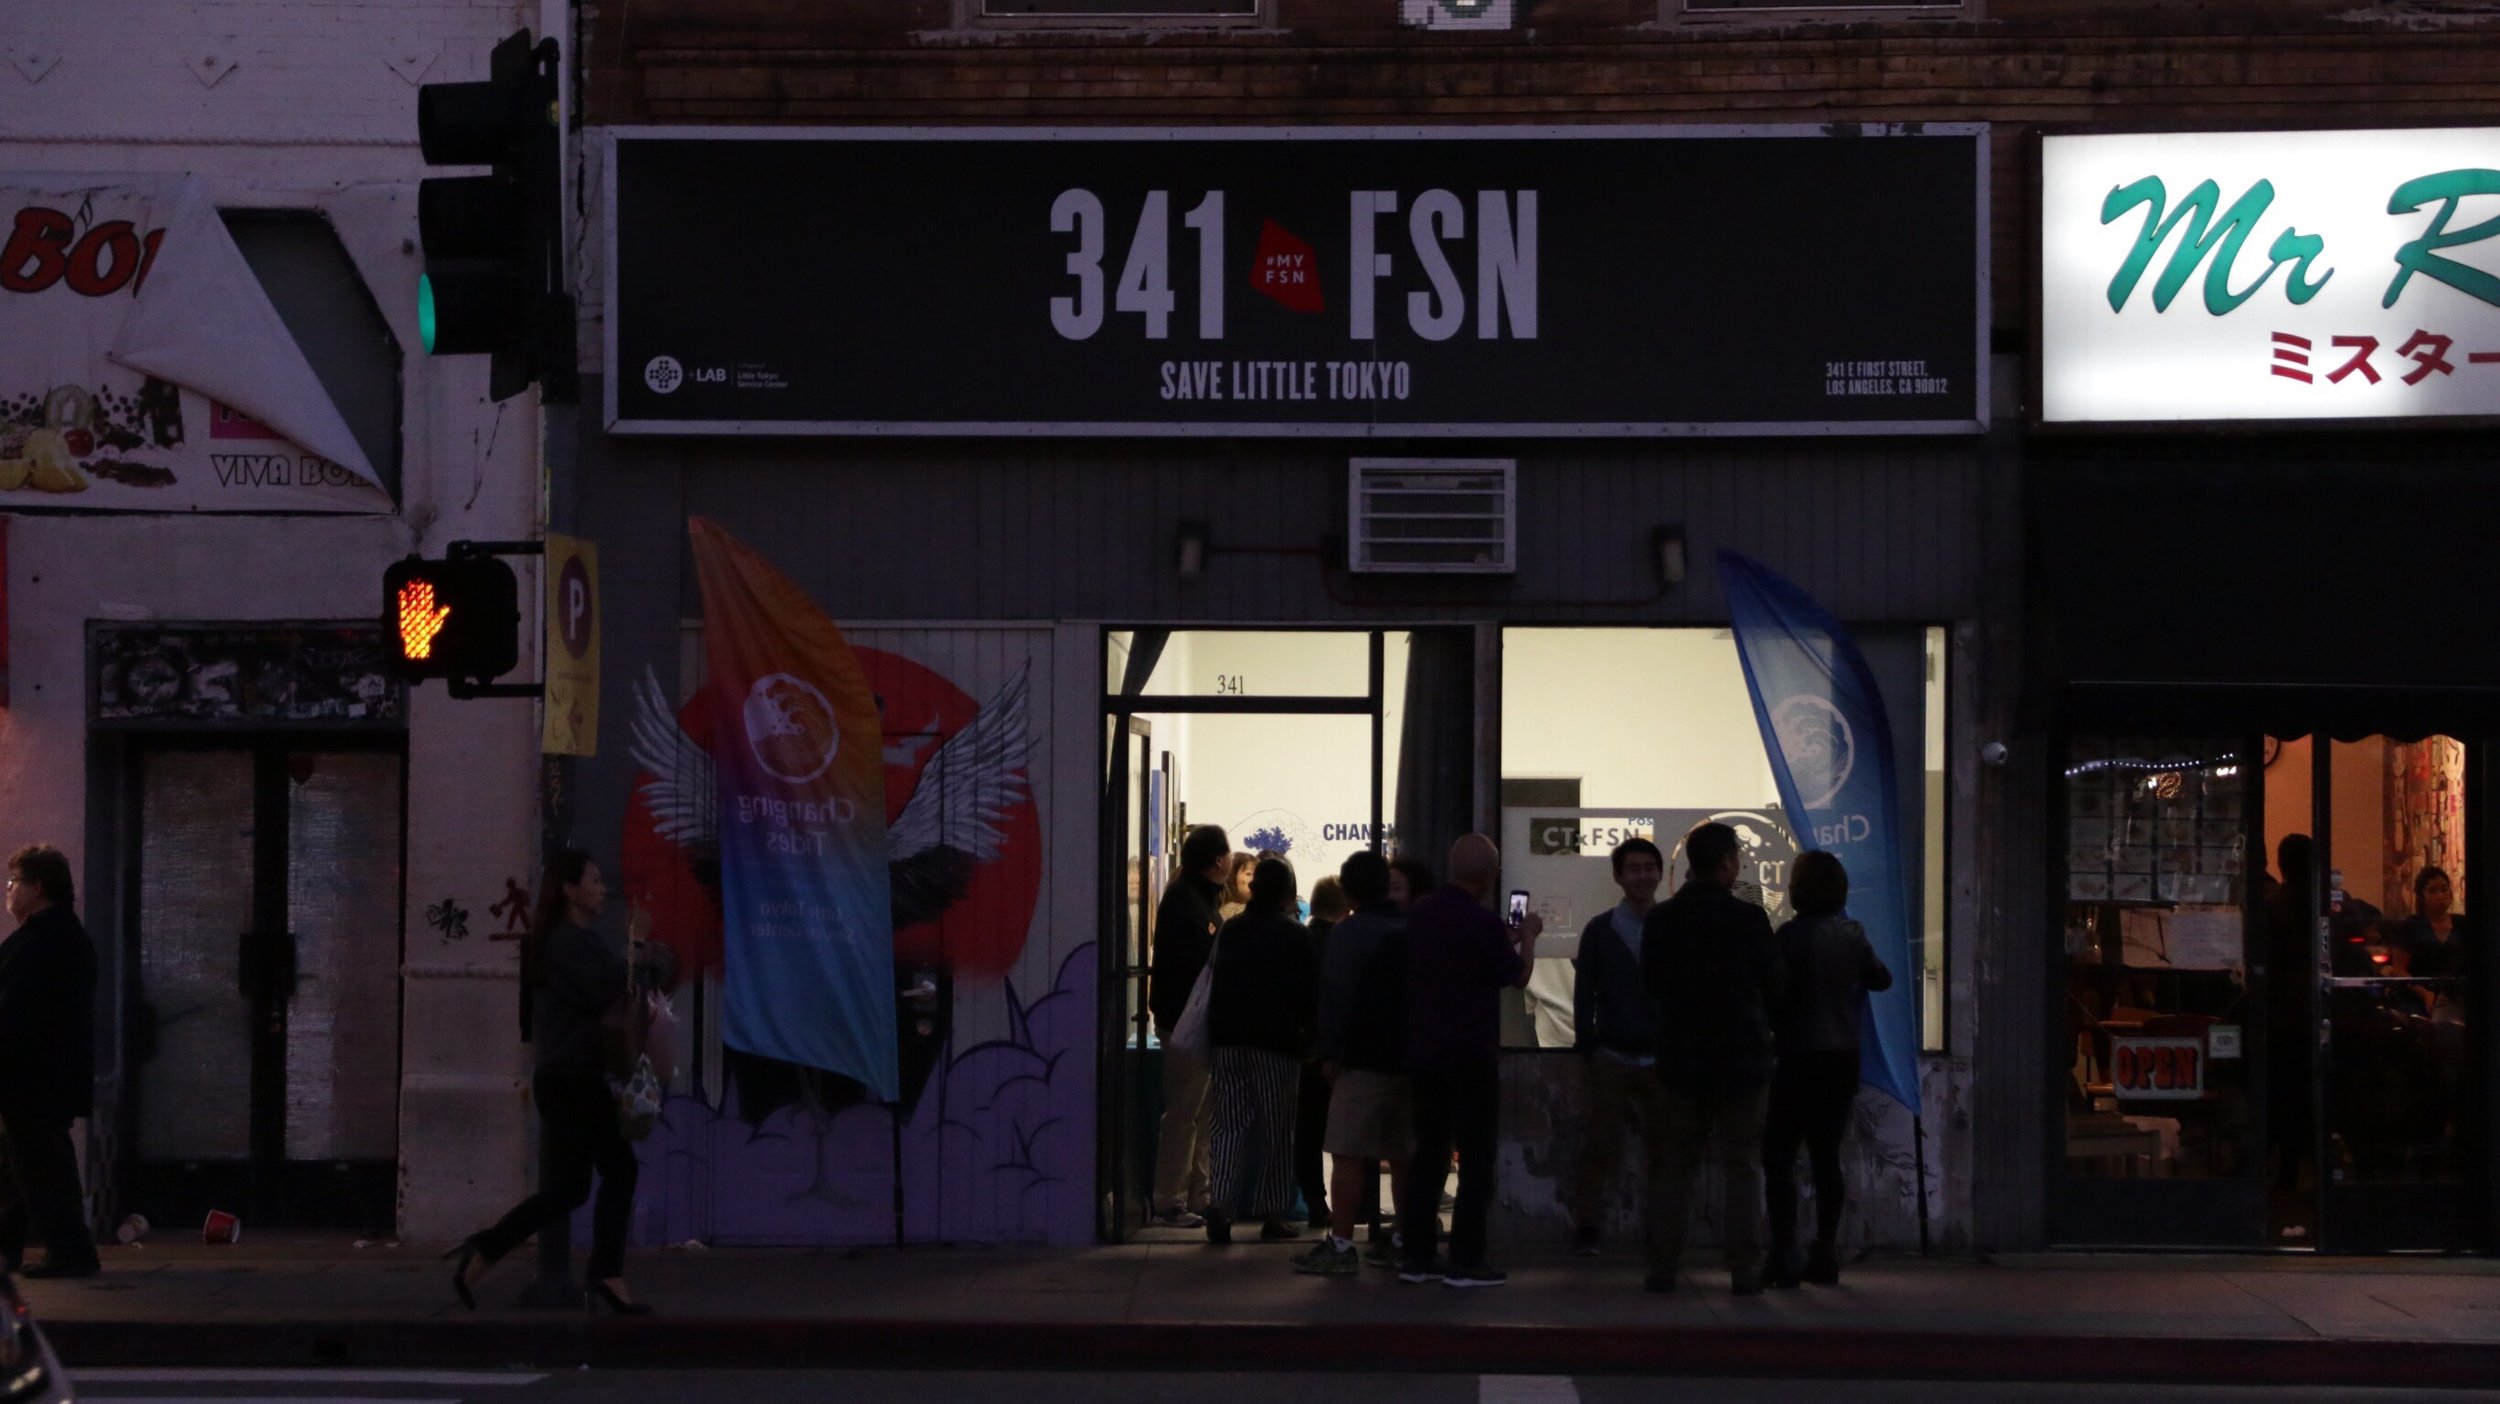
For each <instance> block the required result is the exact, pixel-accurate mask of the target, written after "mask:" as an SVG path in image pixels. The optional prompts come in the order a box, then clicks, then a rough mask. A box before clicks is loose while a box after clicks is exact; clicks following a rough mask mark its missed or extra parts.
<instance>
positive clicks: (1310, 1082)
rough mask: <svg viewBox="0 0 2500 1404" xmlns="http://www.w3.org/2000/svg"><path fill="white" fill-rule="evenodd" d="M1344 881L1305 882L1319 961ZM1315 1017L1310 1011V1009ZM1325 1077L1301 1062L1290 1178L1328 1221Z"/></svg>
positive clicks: (1340, 912) (1340, 910)
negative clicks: (1323, 1150)
mask: <svg viewBox="0 0 2500 1404" xmlns="http://www.w3.org/2000/svg"><path fill="white" fill-rule="evenodd" d="M1346 911H1347V908H1346V896H1345V884H1344V883H1343V882H1341V881H1339V879H1338V877H1337V875H1336V874H1334V873H1331V874H1329V875H1327V876H1326V877H1323V878H1321V879H1320V880H1319V881H1317V882H1315V883H1312V884H1311V949H1312V950H1313V951H1316V952H1318V953H1319V959H1320V964H1321V965H1322V966H1323V967H1325V966H1326V965H1327V963H1328V933H1329V931H1330V930H1331V929H1332V928H1334V927H1335V926H1336V924H1337V923H1338V922H1340V921H1343V920H1345V917H1346ZM1314 1017H1315V1018H1316V1011H1314ZM1328 1093H1329V1085H1328V1077H1327V1074H1326V1073H1324V1072H1322V1071H1321V1070H1320V1061H1319V1059H1318V1058H1317V1057H1310V1058H1305V1059H1304V1060H1303V1062H1302V1090H1301V1093H1300V1094H1299V1095H1298V1096H1297V1097H1296V1098H1295V1100H1294V1120H1293V1179H1294V1184H1295V1185H1296V1186H1297V1187H1298V1188H1299V1189H1300V1190H1301V1191H1302V1208H1303V1210H1304V1212H1305V1213H1306V1214H1307V1215H1308V1216H1309V1220H1310V1225H1311V1227H1312V1228H1315V1229H1325V1228H1327V1227H1328V1225H1329V1215H1328V1172H1327V1170H1326V1169H1325V1168H1323V1166H1322V1165H1321V1162H1320V1155H1321V1149H1320V1143H1321V1142H1322V1141H1324V1140H1326V1139H1327V1136H1328Z"/></svg>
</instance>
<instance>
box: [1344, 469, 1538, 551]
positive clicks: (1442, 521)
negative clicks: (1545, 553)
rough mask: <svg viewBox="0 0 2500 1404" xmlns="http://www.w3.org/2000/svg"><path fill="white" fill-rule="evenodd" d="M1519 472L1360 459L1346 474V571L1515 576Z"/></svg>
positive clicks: (1514, 470) (1515, 470)
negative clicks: (1512, 574) (1513, 574)
mask: <svg viewBox="0 0 2500 1404" xmlns="http://www.w3.org/2000/svg"><path fill="white" fill-rule="evenodd" d="M1518 472H1519V464H1518V460H1516V459H1510V458H1358V459H1355V460H1354V461H1353V464H1352V471H1351V472H1350V473H1348V475H1347V494H1348V505H1347V511H1346V523H1347V527H1348V531H1347V546H1346V569H1348V570H1350V571H1354V572H1356V573H1358V574H1375V573H1378V574H1388V573H1406V574H1432V575H1453V574H1455V575H1509V574H1511V573H1513V572H1514V571H1516V570H1517V569H1518V568H1519V566H1518V544H1519V528H1518V520H1517V518H1518V511H1517V508H1518V493H1517V486H1518Z"/></svg>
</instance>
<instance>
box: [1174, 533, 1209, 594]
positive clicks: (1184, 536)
mask: <svg viewBox="0 0 2500 1404" xmlns="http://www.w3.org/2000/svg"><path fill="white" fill-rule="evenodd" d="M1173 562H1174V564H1175V565H1177V566H1178V567H1179V568H1180V573H1181V579H1183V580H1195V579H1197V578H1198V577H1199V576H1201V575H1204V574H1206V571H1207V524H1206V523H1205V522H1183V523H1181V527H1180V534H1179V537H1178V539H1177V544H1176V546H1175V548H1174V550H1173Z"/></svg>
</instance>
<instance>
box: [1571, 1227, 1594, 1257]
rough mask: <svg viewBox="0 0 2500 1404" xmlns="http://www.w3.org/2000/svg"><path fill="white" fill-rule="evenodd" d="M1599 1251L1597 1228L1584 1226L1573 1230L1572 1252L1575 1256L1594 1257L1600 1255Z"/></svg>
mask: <svg viewBox="0 0 2500 1404" xmlns="http://www.w3.org/2000/svg"><path fill="white" fill-rule="evenodd" d="M1598 1252H1599V1248H1598V1234H1597V1230H1596V1229H1593V1228H1583V1229H1574V1230H1572V1232H1571V1254H1572V1256H1573V1257H1577V1258H1594V1257H1596V1256H1597V1255H1598Z"/></svg>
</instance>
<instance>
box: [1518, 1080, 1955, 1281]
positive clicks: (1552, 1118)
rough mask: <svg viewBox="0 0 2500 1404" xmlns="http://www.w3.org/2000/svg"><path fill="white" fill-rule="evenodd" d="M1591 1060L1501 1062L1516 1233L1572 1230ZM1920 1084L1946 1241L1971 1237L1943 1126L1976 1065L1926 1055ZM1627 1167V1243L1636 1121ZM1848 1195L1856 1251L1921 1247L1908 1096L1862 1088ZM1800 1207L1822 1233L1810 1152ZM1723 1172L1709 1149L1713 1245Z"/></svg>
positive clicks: (1849, 1241)
mask: <svg viewBox="0 0 2500 1404" xmlns="http://www.w3.org/2000/svg"><path fill="white" fill-rule="evenodd" d="M1584 1066H1585V1065H1584V1064H1583V1063H1582V1061H1581V1060H1580V1059H1578V1058H1557V1057H1550V1056H1548V1057H1538V1058H1519V1057H1512V1058H1507V1059H1505V1060H1504V1061H1503V1064H1502V1141H1501V1151H1502V1168H1501V1173H1500V1176H1499V1181H1498V1186H1497V1190H1496V1193H1497V1195H1498V1199H1497V1201H1496V1203H1495V1205H1494V1232H1495V1235H1496V1237H1497V1238H1498V1239H1500V1240H1501V1241H1503V1242H1509V1243H1526V1244H1552V1245H1559V1244H1562V1243H1565V1242H1568V1241H1569V1237H1570V1233H1571V1210H1570V1198H1571V1186H1572V1182H1573V1176H1574V1175H1575V1174H1576V1173H1577V1167H1578V1165H1579V1163H1580V1155H1581V1153H1582V1150H1581V1148H1582V1146H1583V1145H1584V1144H1585V1139H1584V1136H1583V1133H1582V1129H1581V1128H1582V1126H1583V1125H1584V1123H1585V1120H1586V1117H1585V1114H1584V1111H1583V1107H1584V1106H1585V1103H1586V1099H1587V1091H1586V1087H1585V1079H1586V1073H1585V1072H1584V1071H1583V1068H1584ZM1919 1076H1920V1092H1921V1096H1922V1100H1923V1101H1924V1102H1925V1104H1926V1107H1927V1118H1926V1119H1927V1165H1926V1171H1927V1182H1926V1183H1927V1208H1928V1214H1929V1218H1930V1220H1931V1223H1932V1232H1933V1236H1934V1243H1935V1246H1936V1247H1938V1248H1946V1249H1951V1248H1958V1247H1961V1246H1963V1242H1964V1239H1965V1234H1964V1232H1963V1230H1962V1227H1961V1225H1962V1224H1963V1223H1964V1222H1965V1220H1966V1218H1967V1215H1966V1214H1965V1213H1963V1212H1961V1209H1962V1206H1963V1205H1964V1204H1965V1203H1966V1201H1967V1194H1966V1192H1965V1191H1964V1189H1963V1187H1962V1183H1961V1174H1960V1167H1959V1165H1958V1164H1956V1163H1955V1161H1954V1158H1953V1156H1952V1154H1951V1152H1950V1151H1949V1149H1948V1138H1947V1137H1946V1136H1944V1135H1941V1134H1939V1128H1941V1127H1957V1126H1961V1125H1965V1124H1967V1120H1968V1115H1969V1107H1968V1100H1969V1093H1970V1078H1969V1071H1968V1068H1967V1066H1965V1065H1961V1064H1956V1063H1951V1062H1947V1061H1946V1060H1943V1059H1936V1058H1928V1059H1922V1060H1921V1061H1920V1064H1919ZM1623 1145H1624V1154H1623V1168H1622V1170H1621V1172H1620V1173H1619V1174H1617V1175H1616V1177H1615V1181H1614V1185H1613V1188H1612V1190H1611V1191H1610V1193H1609V1194H1608V1196H1607V1205H1606V1232H1607V1234H1608V1236H1609V1237H1610V1238H1611V1239H1613V1240H1614V1241H1616V1242H1620V1243H1626V1244H1630V1243H1637V1242H1639V1241H1640V1235H1641V1204H1642V1185H1641V1170H1640V1167H1641V1166H1642V1165H1643V1164H1644V1163H1645V1161H1644V1154H1645V1152H1644V1149H1643V1146H1642V1142H1641V1138H1640V1136H1639V1134H1638V1133H1637V1132H1635V1133H1634V1134H1632V1135H1630V1136H1626V1137H1625V1138H1624V1141H1623ZM1840 1155H1841V1172H1842V1176H1843V1178H1844V1180H1845V1181H1846V1183H1847V1185H1848V1190H1849V1203H1848V1209H1847V1212H1846V1213H1845V1214H1844V1215H1843V1216H1842V1218H1841V1223H1840V1247H1841V1248H1842V1249H1843V1250H1844V1252H1846V1253H1848V1254H1850V1255H1858V1254H1864V1253H1867V1252H1870V1251H1872V1252H1882V1251H1887V1250H1903V1249H1915V1248H1916V1247H1917V1246H1918V1242H1919V1232H1918V1190H1919V1174H1918V1171H1919V1165H1918V1146H1917V1140H1916V1136H1915V1132H1914V1129H1913V1127H1912V1125H1911V1121H1910V1112H1909V1109H1908V1108H1907V1107H1904V1106H1902V1105H1901V1103H1900V1102H1898V1101H1896V1100H1894V1099H1893V1098H1892V1097H1891V1096H1889V1095H1887V1094H1885V1093H1882V1092H1878V1091H1876V1090H1875V1089H1874V1088H1872V1087H1861V1088H1859V1089H1858V1098H1857V1102H1856V1103H1855V1105H1854V1106H1853V1108H1852V1110H1851V1113H1850V1123H1849V1130H1848V1133H1847V1136H1846V1137H1845V1138H1844V1139H1843V1140H1842V1142H1841V1147H1840ZM1795 1174H1796V1176H1797V1182H1798V1183H1797V1206H1798V1208H1797V1213H1798V1219H1799V1222H1800V1224H1801V1225H1803V1226H1804V1227H1805V1229H1806V1230H1807V1231H1808V1233H1809V1234H1810V1233H1811V1230H1812V1226H1813V1222H1814V1183H1813V1177H1812V1176H1810V1175H1808V1174H1807V1173H1806V1165H1805V1157H1804V1156H1803V1155H1800V1156H1799V1157H1798V1158H1797V1164H1796V1167H1795ZM1720 1193H1721V1188H1720V1173H1719V1168H1718V1166H1717V1164H1716V1157H1715V1155H1713V1156H1709V1157H1705V1158H1704V1160H1703V1162H1702V1170H1701V1174H1700V1177H1699V1179H1698V1180H1697V1181H1696V1183H1695V1186H1694V1192H1693V1224H1692V1230H1691V1234H1690V1237H1689V1238H1688V1240H1687V1242H1688V1243H1689V1244H1690V1245H1691V1246H1693V1247H1695V1248H1703V1247H1714V1246H1716V1245H1717V1244H1718V1242H1719V1233H1720V1218H1721V1216H1720V1212H1719V1208H1720V1202H1721V1201H1720Z"/></svg>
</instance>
